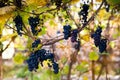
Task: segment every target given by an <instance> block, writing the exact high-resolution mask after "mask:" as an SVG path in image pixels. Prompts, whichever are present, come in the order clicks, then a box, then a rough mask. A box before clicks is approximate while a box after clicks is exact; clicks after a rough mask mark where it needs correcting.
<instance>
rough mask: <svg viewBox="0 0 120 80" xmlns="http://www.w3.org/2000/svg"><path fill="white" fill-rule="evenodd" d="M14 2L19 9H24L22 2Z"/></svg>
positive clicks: (19, 0) (18, 0)
mask: <svg viewBox="0 0 120 80" xmlns="http://www.w3.org/2000/svg"><path fill="white" fill-rule="evenodd" d="M13 1H14V5H15V6H16V7H18V8H21V7H22V0H13Z"/></svg>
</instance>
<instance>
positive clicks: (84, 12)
mask: <svg viewBox="0 0 120 80" xmlns="http://www.w3.org/2000/svg"><path fill="white" fill-rule="evenodd" d="M88 10H89V5H88V4H85V3H84V4H83V6H82V9H81V11H80V12H79V13H78V15H79V16H80V18H82V22H83V24H85V23H86V22H87V16H88Z"/></svg>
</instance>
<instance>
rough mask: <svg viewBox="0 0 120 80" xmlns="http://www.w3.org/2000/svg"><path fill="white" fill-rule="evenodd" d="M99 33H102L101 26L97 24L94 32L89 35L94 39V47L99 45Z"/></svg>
mask: <svg viewBox="0 0 120 80" xmlns="http://www.w3.org/2000/svg"><path fill="white" fill-rule="evenodd" d="M101 33H102V28H101V27H100V26H98V28H97V30H96V31H95V33H93V34H92V35H91V37H92V38H93V39H94V44H95V46H96V47H97V46H99V43H100V39H101Z"/></svg>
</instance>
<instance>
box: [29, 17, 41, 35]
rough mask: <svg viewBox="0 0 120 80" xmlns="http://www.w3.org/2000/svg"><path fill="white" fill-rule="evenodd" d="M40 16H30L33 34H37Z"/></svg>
mask: <svg viewBox="0 0 120 80" xmlns="http://www.w3.org/2000/svg"><path fill="white" fill-rule="evenodd" d="M39 20H40V19H39V17H38V16H37V17H29V19H28V21H29V24H30V27H31V30H32V33H33V35H37V34H38V31H37V30H36V27H37V25H38V24H39Z"/></svg>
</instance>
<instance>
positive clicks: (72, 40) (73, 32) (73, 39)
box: [71, 29, 78, 42]
mask: <svg viewBox="0 0 120 80" xmlns="http://www.w3.org/2000/svg"><path fill="white" fill-rule="evenodd" d="M77 34H78V29H74V30H72V32H71V42H76V41H77Z"/></svg>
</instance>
